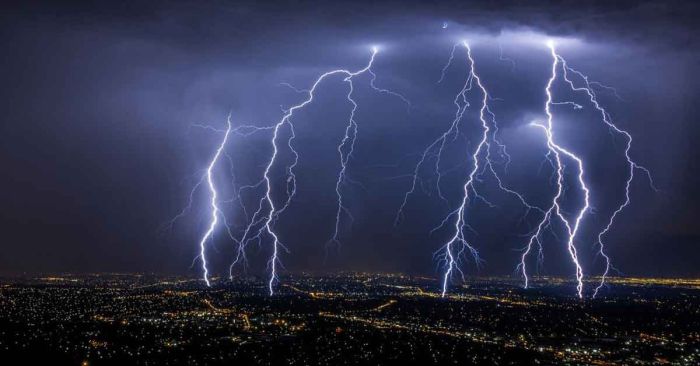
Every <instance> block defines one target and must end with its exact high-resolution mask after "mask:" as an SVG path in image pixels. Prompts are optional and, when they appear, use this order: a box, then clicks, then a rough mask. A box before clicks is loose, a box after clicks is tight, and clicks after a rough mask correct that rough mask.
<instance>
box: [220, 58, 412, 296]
mask: <svg viewBox="0 0 700 366" xmlns="http://www.w3.org/2000/svg"><path fill="white" fill-rule="evenodd" d="M378 52H379V49H378V48H377V47H372V54H371V56H370V60H369V62H368V63H367V65H366V66H365V67H364V68H362V69H360V70H357V71H354V72H353V71H349V70H345V69H336V70H332V71H329V72H326V73H324V74H322V75H321V76H319V77H318V78H317V79H316V81H315V82H314V83H313V85H312V86H311V88H310V89H308V90H301V89H298V91H300V92H304V93H306V95H307V97H306V99H305V100H304V101H302V102H301V103H299V104H297V105H295V106H292V107H291V108H289V109H287V111H286V112H285V114H284V115H283V116H282V118H281V119H280V121H279V122H278V123H277V124H276V125H275V126H274V129H273V131H274V132H273V136H272V139H271V142H272V148H273V152H272V156H271V158H270V160H269V161H268V163H267V165H266V167H265V172H264V174H263V179H262V180H261V181H260V182H259V183H258V184H256V185H254V186H252V187H255V186H257V185H262V184H264V186H265V194H264V196H263V197H262V198H261V199H260V202H259V205H258V209H257V211H256V212H255V213H254V214H253V216H252V218H251V220H250V223H249V224H248V226H247V227H246V229H245V231H244V233H243V237H242V239H241V241H240V245H239V253H238V255H237V258H236V260H235V261H234V262H233V264H232V267H233V265H235V264H236V263H237V261H238V260H239V259H240V258H245V254H244V251H245V246H246V244H247V243H248V242H250V241H251V240H261V236H262V235H263V234H267V235H268V236H269V237H270V238H271V239H272V255H271V257H270V259H269V261H268V266H269V268H270V277H269V280H268V291H269V293H270V295H273V294H274V286H275V284H276V283H277V282H278V280H279V278H278V271H277V266H278V265H280V264H281V262H280V250H286V248H285V247H284V245H283V244H282V242H281V241H280V239H279V236H278V235H277V233H276V232H275V231H274V228H273V226H274V221H275V220H276V219H277V218H278V217H279V215H280V214H281V213H282V212H283V211H284V210H286V209H287V207H289V204H290V203H291V200H292V199H293V197H294V195H295V193H296V176H295V175H294V168H295V167H296V165H297V163H298V160H299V155H298V153H297V152H296V150H295V149H294V147H293V146H292V141H293V139H294V137H295V134H294V125H293V123H292V117H293V116H294V112H296V111H298V110H300V109H302V108H304V107H305V106H306V105H308V104H310V103H312V102H313V100H314V95H315V92H316V88H317V87H318V85H320V84H321V82H322V81H323V80H325V79H326V78H328V77H331V76H336V75H342V76H345V78H344V79H343V81H344V82H347V83H348V85H349V91H348V94H347V96H346V97H347V100H348V102H349V103H350V104H351V105H352V109H351V112H350V116H349V118H348V124H347V126H346V128H345V135H344V137H343V139H342V140H341V142H340V144H339V145H338V147H337V151H338V155H339V160H340V166H341V168H340V171H339V173H338V178H337V180H336V186H335V188H336V189H335V190H336V195H337V199H338V205H337V210H336V221H335V227H334V233H333V235H332V237H331V239H330V240H329V243H336V244H337V243H339V230H340V223H341V219H342V214H343V213H345V214H346V215H347V216H348V217H350V218H351V219H352V215H351V214H350V212H349V210H348V209H347V207H346V206H345V203H344V199H343V194H342V189H341V188H342V185H343V184H345V183H346V182H347V181H348V178H347V165H348V162H349V161H350V159H351V157H352V153H353V151H354V146H355V139H356V137H357V128H358V125H357V122H356V121H355V119H354V117H355V112H356V110H357V103H356V102H355V100H354V99H353V92H354V85H353V79H354V78H355V77H356V76H359V75H362V74H365V73H368V74H370V77H371V78H370V87H371V88H372V89H373V90H375V91H377V92H380V93H385V94H390V95H394V96H397V97H399V98H400V99H401V100H403V101H404V102H405V103H407V105H409V106H410V103H409V102H408V100H407V99H406V98H405V97H403V96H402V95H401V94H398V93H395V92H393V91H390V90H387V89H381V88H379V87H377V86H376V85H375V79H376V75H375V74H374V72H372V70H371V67H372V65H373V63H374V59H375V56H376V55H377V53H378ZM283 126H288V127H289V129H290V138H289V139H288V140H287V147H288V149H289V151H291V153H292V154H293V156H294V161H293V163H292V164H291V165H289V166H287V168H286V173H287V197H286V200H285V202H284V204H283V205H281V206H280V207H279V208H277V207H276V206H275V202H274V200H273V198H272V182H271V178H270V171H271V169H272V167H273V166H274V164H275V162H276V159H277V155H278V153H279V147H278V135H279V132H280V129H281V128H282V127H283ZM257 226H259V227H258V228H257V229H255V227H257ZM242 252H243V254H242Z"/></svg>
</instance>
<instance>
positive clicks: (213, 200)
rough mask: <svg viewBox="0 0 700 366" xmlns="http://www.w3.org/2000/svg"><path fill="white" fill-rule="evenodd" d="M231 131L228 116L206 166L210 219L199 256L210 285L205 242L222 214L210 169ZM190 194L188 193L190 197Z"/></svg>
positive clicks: (200, 244)
mask: <svg viewBox="0 0 700 366" xmlns="http://www.w3.org/2000/svg"><path fill="white" fill-rule="evenodd" d="M230 132H231V116H229V117H228V118H227V119H226V132H225V133H224V137H223V139H222V140H221V143H220V144H219V147H218V148H217V149H216V153H215V154H214V156H213V157H212V159H211V161H210V162H209V166H208V167H207V170H206V180H207V185H208V187H209V194H210V206H211V221H210V222H209V228H208V229H207V231H205V232H204V235H202V238H201V239H200V241H199V258H200V260H201V261H202V271H203V272H204V273H203V278H204V282H206V284H207V286H211V283H210V282H209V269H208V268H207V257H206V244H207V241H208V240H209V239H211V238H212V236H213V235H214V230H215V229H216V226H217V224H218V223H219V216H220V215H222V213H221V210H220V209H219V206H218V202H217V197H218V192H217V190H216V186H215V185H214V180H213V179H212V171H213V170H214V166H215V165H216V163H217V162H218V161H219V157H220V156H221V154H222V151H223V150H224V147H225V146H226V142H227V141H228V137H229V134H230ZM191 196H192V195H190V197H191ZM224 224H225V219H224ZM227 230H228V231H229V234H230V229H229V228H228V225H227Z"/></svg>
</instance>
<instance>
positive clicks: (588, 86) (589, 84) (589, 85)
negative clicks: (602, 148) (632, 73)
mask: <svg viewBox="0 0 700 366" xmlns="http://www.w3.org/2000/svg"><path fill="white" fill-rule="evenodd" d="M556 57H557V58H558V59H559V61H560V62H561V64H562V70H563V78H564V80H565V81H566V83H567V84H568V85H569V86H570V88H571V90H573V91H575V92H583V93H585V94H586V95H587V96H588V99H589V101H590V103H591V104H592V105H593V107H594V108H595V109H596V111H598V113H600V118H601V120H602V121H603V123H605V124H606V125H607V126H608V128H609V129H610V130H611V131H614V132H615V133H617V134H619V135H622V136H624V138H625V140H626V144H625V149H624V157H625V160H626V161H627V165H628V169H629V170H628V176H627V179H626V180H625V190H624V196H625V198H624V200H623V201H622V203H620V205H619V206H617V208H616V209H615V211H614V212H613V214H612V215H611V216H610V219H609V220H608V222H607V224H606V225H605V227H604V228H603V230H601V231H600V232H599V233H598V235H597V243H596V244H597V245H598V254H599V255H600V256H601V257H602V258H603V260H604V261H605V269H604V271H603V274H602V275H601V277H600V278H601V279H600V282H599V284H598V285H597V286H596V288H595V289H594V291H593V298H595V297H596V296H597V295H598V291H599V290H600V289H601V288H602V287H603V286H604V285H605V279H606V278H607V276H608V274H609V272H610V269H611V268H612V264H611V262H610V257H609V256H608V255H607V254H606V253H605V244H604V242H603V237H604V236H605V234H607V233H608V232H609V231H610V229H611V228H612V225H613V223H614V221H615V219H616V218H617V216H618V215H619V214H620V213H621V212H622V211H623V210H624V209H625V207H627V206H628V205H629V203H630V185H631V184H632V180H633V179H634V172H635V171H636V170H640V171H642V172H643V173H644V174H646V176H647V178H649V183H650V185H651V187H652V189H654V190H656V188H655V187H654V182H653V180H652V178H651V173H650V172H649V170H648V169H647V168H645V167H644V166H641V165H639V164H637V163H636V162H635V161H634V160H632V158H631V157H630V149H631V148H632V135H630V133H629V132H627V131H625V130H623V129H621V128H619V127H618V126H617V125H615V124H614V123H613V122H612V119H611V117H610V114H609V113H608V112H607V111H606V110H605V109H604V108H603V107H602V106H601V105H600V103H599V102H598V98H597V95H596V93H595V91H594V89H593V85H596V86H601V87H603V88H605V89H608V90H612V91H613V93H614V95H615V96H616V97H618V98H620V97H619V95H618V94H617V91H616V90H615V89H614V88H610V87H608V86H605V85H603V84H600V83H598V82H595V81H589V79H588V76H586V75H584V74H583V73H581V72H579V71H577V70H575V69H573V68H571V67H569V65H568V64H567V62H566V60H565V59H564V58H563V57H562V56H561V55H558V54H557V55H556ZM569 73H571V74H574V75H575V76H577V77H578V78H579V79H580V80H581V82H582V83H583V86H576V85H575V83H574V81H573V80H572V78H570V76H569Z"/></svg>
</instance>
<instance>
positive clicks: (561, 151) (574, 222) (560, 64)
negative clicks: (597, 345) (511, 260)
mask: <svg viewBox="0 0 700 366" xmlns="http://www.w3.org/2000/svg"><path fill="white" fill-rule="evenodd" d="M548 46H549V49H550V53H551V56H552V69H551V76H550V78H549V80H548V82H547V86H546V88H545V93H546V95H547V100H546V103H545V113H546V115H547V123H546V125H542V124H539V123H533V126H536V127H539V128H542V129H543V131H544V132H545V136H546V137H547V147H548V149H549V152H548V154H547V157H548V159H549V160H550V163H552V160H551V155H553V156H554V163H553V165H554V166H555V167H556V176H557V180H556V181H557V184H556V186H557V192H556V195H555V196H554V198H553V200H552V204H551V206H550V207H549V209H548V210H547V211H546V212H545V214H544V215H543V217H542V220H541V221H540V222H539V223H538V225H537V228H536V230H535V231H534V232H533V233H532V235H531V236H530V238H529V240H528V242H527V245H526V246H525V250H524V251H523V253H522V256H521V261H520V264H519V265H518V267H519V269H520V270H521V272H522V275H523V278H524V281H525V287H526V288H527V287H528V286H529V278H528V273H527V269H526V259H527V256H528V255H529V254H530V252H531V251H532V247H533V245H535V244H536V245H537V246H538V247H539V251H540V255H541V252H542V244H541V241H540V240H541V239H540V235H541V234H542V232H543V230H544V229H545V228H547V227H548V226H549V224H550V220H551V218H552V215H553V214H556V216H557V217H558V218H559V219H560V220H561V222H562V223H563V224H564V226H565V227H566V232H567V239H566V242H567V251H568V252H569V255H570V257H571V260H572V262H573V263H574V266H575V267H576V282H577V285H576V290H577V294H578V296H579V298H582V297H583V276H584V274H583V268H582V266H581V263H580V261H579V258H578V254H577V252H576V246H575V240H576V235H577V233H578V231H579V228H580V225H581V221H582V220H583V218H584V216H585V214H586V213H587V212H588V211H589V209H590V202H589V200H590V190H589V188H588V186H587V185H586V182H585V180H584V175H585V171H584V164H583V161H582V159H581V158H580V157H578V156H577V155H575V154H574V153H573V152H571V151H569V150H567V149H565V148H563V147H562V146H561V145H558V144H557V143H556V142H555V138H554V131H553V119H554V117H553V114H552V110H551V107H552V106H553V105H570V106H572V107H573V108H574V109H583V106H581V105H580V104H577V103H575V102H572V101H563V102H555V101H553V96H552V94H553V93H552V85H553V84H554V82H555V80H556V78H557V75H558V72H557V71H558V70H559V69H561V74H562V79H563V80H564V81H565V82H566V83H567V85H568V86H569V87H570V88H571V90H573V91H574V92H584V93H586V95H587V96H588V99H589V101H590V102H591V104H592V105H593V106H594V107H595V109H596V110H597V111H598V112H599V113H600V115H601V119H602V121H603V123H605V124H606V125H607V126H608V128H610V130H611V132H612V131H614V132H615V133H617V134H620V135H623V136H624V137H625V139H626V145H625V150H624V156H625V158H626V160H627V163H628V166H629V172H628V174H629V175H628V177H627V179H626V182H625V194H624V196H625V198H624V200H623V202H622V203H621V204H620V205H619V206H618V207H617V209H616V210H615V211H614V212H613V214H612V215H611V216H610V219H609V220H608V222H607V225H606V226H605V227H604V228H603V229H602V230H601V231H600V232H599V233H598V235H597V245H598V254H599V255H600V256H601V257H602V258H603V260H604V261H605V269H604V271H603V274H602V276H601V280H600V283H599V284H598V285H597V286H596V288H595V290H594V292H593V297H594V298H595V297H596V296H597V294H598V291H599V290H600V289H601V288H602V286H603V285H604V284H605V279H606V277H607V276H608V274H609V271H610V269H611V268H612V265H611V262H610V257H609V256H608V255H607V254H606V252H605V245H604V242H603V237H604V236H605V234H606V233H608V232H609V231H610V229H611V227H612V225H613V222H614V221H615V218H616V217H617V216H618V214H620V212H622V211H623V210H624V208H625V207H626V206H627V205H628V204H629V203H630V184H631V183H632V180H633V179H634V171H635V170H641V171H643V172H644V173H645V174H646V175H647V177H648V178H649V180H650V183H651V186H652V188H654V185H653V181H652V180H651V174H650V173H649V170H647V169H646V168H645V167H643V166H641V165H639V164H637V163H636V162H634V160H632V158H631V157H630V149H631V147H632V136H631V135H630V134H629V133H628V132H627V131H625V130H622V129H620V128H619V127H617V126H616V125H615V124H614V123H612V121H611V118H610V115H609V114H608V113H607V112H606V111H605V109H604V108H603V107H602V106H601V105H600V103H599V102H598V98H597V96H596V93H595V91H594V89H593V85H597V86H601V87H603V88H605V89H612V88H610V87H608V86H604V85H603V84H600V83H597V82H592V81H589V80H588V77H587V76H586V75H584V74H582V73H581V72H579V71H576V70H574V69H572V68H571V67H569V66H568V64H567V62H566V60H565V59H564V58H563V57H562V56H561V55H559V54H558V53H557V52H556V49H555V47H554V44H553V43H552V42H551V41H550V42H549V43H548ZM570 74H573V75H575V76H577V77H578V78H579V79H580V80H581V81H582V82H583V86H576V84H575V83H574V81H573V80H572V78H571V77H570ZM612 90H613V91H614V93H615V95H616V96H617V92H616V91H615V90H614V89H612ZM562 155H563V156H565V157H567V158H569V159H571V160H573V161H575V163H576V165H577V168H578V175H577V177H578V183H579V186H580V189H581V191H582V192H583V196H584V202H583V205H582V206H581V207H580V208H579V210H578V213H577V214H576V215H575V216H574V217H573V218H566V217H565V215H564V214H563V212H562V210H561V206H560V199H561V198H562V196H563V194H564V189H565V187H564V168H565V165H564V163H563V161H562Z"/></svg>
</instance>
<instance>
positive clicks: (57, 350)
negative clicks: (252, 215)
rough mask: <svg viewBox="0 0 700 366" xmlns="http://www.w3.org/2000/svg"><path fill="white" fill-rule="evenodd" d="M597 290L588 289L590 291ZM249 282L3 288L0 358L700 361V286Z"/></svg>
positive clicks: (74, 280)
mask: <svg viewBox="0 0 700 366" xmlns="http://www.w3.org/2000/svg"><path fill="white" fill-rule="evenodd" d="M589 286H592V284H589ZM266 290H267V288H266V287H265V285H264V284H262V283H259V282H256V281H253V280H250V281H248V280H238V281H233V282H224V281H217V282H215V284H214V286H213V287H212V288H210V289H206V288H204V287H203V286H202V284H201V283H200V281H198V280H193V279H185V278H172V277H168V278H163V277H154V276H139V275H99V276H78V277H74V276H63V277H46V278H37V279H27V280H4V281H3V282H2V283H1V284H0V356H1V357H2V359H4V360H8V359H21V360H24V361H25V362H24V364H34V363H35V362H34V361H38V360H47V359H48V360H50V363H51V364H58V365H60V364H68V365H80V364H89V365H131V364H143V365H147V364H149V365H175V364H187V365H219V364H221V365H224V364H225V365H231V364H237V365H249V364H275V365H354V364H396V362H397V361H398V362H399V364H419V365H425V364H460V365H464V364H479V365H485V364H561V363H564V364H599V365H605V364H625V365H627V364H639V365H646V364H649V365H659V364H679V365H697V364H698V363H700V281H693V280H688V281H668V280H667V281H661V280H634V279H624V280H623V279H613V284H612V285H611V286H610V287H609V288H608V290H607V291H606V292H605V293H604V294H603V297H602V298H600V299H596V300H590V299H588V300H579V299H577V298H575V297H573V296H572V294H573V293H574V290H573V288H572V287H571V284H569V283H566V282H562V281H558V280H556V279H547V280H545V279H541V280H540V281H538V282H537V283H536V284H535V288H534V289H529V290H523V289H520V288H519V287H518V283H516V282H511V281H508V280H503V279H479V280H473V281H472V283H471V284H470V285H469V286H466V287H462V288H455V289H453V293H452V295H450V296H448V297H447V298H445V299H441V298H439V297H438V296H437V295H438V294H437V293H435V291H436V283H435V281H434V280H431V279H421V278H409V277H403V276H392V275H369V274H351V275H343V276H334V277H293V278H284V279H283V284H282V285H281V286H279V288H278V294H276V295H275V296H273V297H269V296H268V295H267V293H266Z"/></svg>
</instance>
